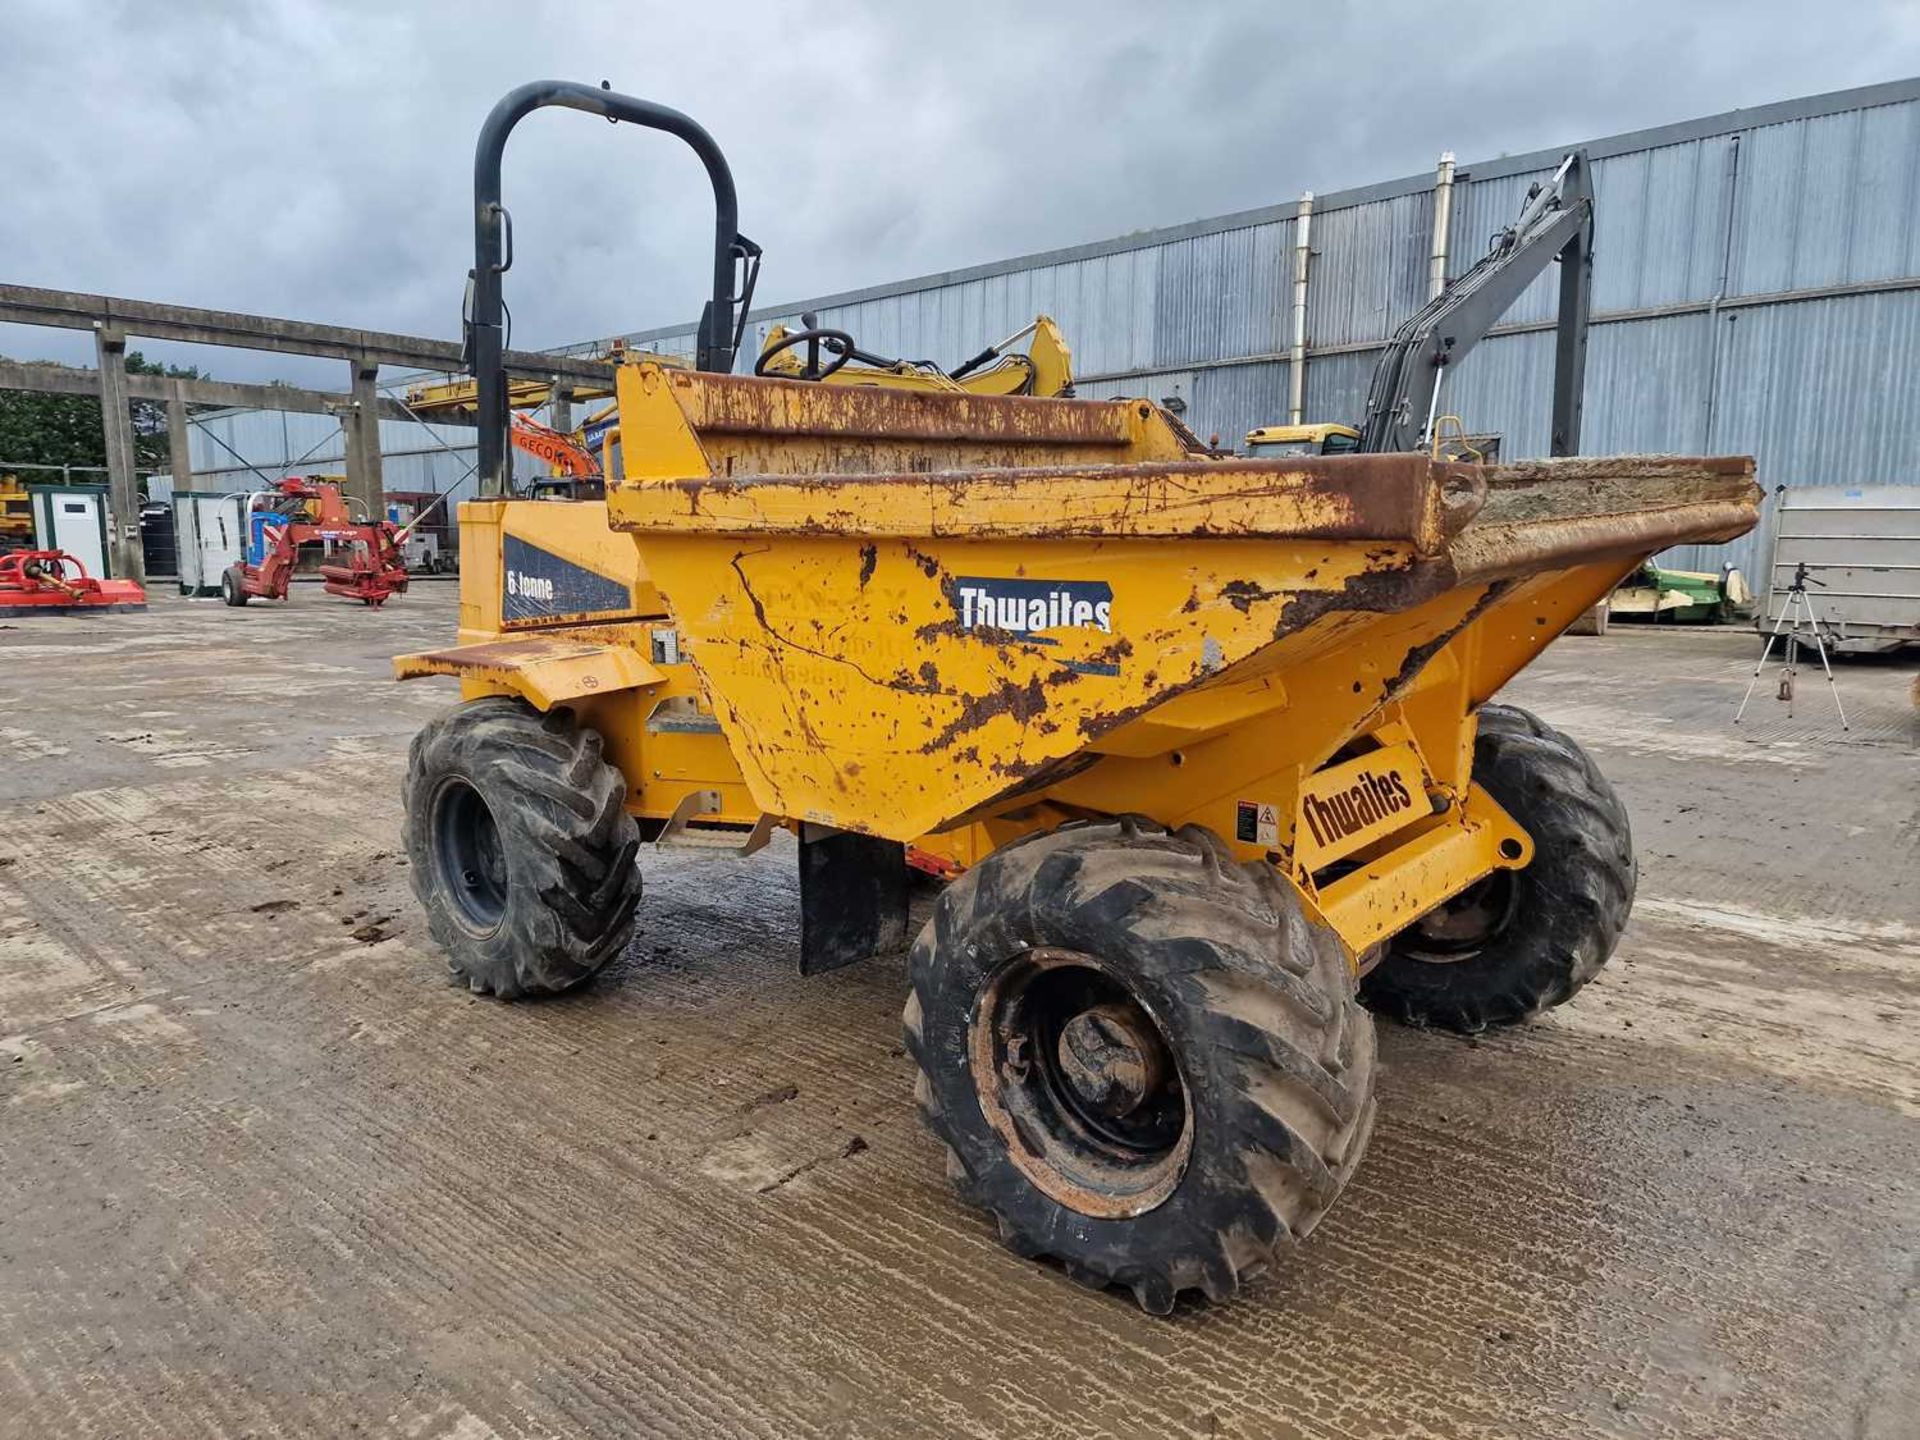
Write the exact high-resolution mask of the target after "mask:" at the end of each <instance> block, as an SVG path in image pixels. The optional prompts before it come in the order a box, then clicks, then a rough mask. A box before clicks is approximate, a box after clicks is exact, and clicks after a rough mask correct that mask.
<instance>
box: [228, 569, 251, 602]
mask: <svg viewBox="0 0 1920 1440" xmlns="http://www.w3.org/2000/svg"><path fill="white" fill-rule="evenodd" d="M252 598H253V597H252V596H250V595H248V594H247V586H246V578H245V572H244V571H243V570H241V568H240V567H239V566H238V565H229V566H228V567H227V568H226V569H225V570H223V571H222V572H221V573H220V600H221V603H222V604H226V605H233V606H240V605H244V604H246V603H247V601H248V600H250V599H252Z"/></svg>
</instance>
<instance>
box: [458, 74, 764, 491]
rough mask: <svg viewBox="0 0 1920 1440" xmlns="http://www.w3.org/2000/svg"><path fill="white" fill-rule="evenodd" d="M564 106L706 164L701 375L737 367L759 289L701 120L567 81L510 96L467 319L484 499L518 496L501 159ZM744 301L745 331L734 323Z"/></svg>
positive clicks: (492, 155) (488, 166)
mask: <svg viewBox="0 0 1920 1440" xmlns="http://www.w3.org/2000/svg"><path fill="white" fill-rule="evenodd" d="M547 105H562V106H565V107H566V108H568V109H570V110H584V111H586V112H587V113H588V114H589V115H599V116H603V117H604V118H606V119H607V120H609V121H613V122H616V123H617V122H619V121H622V120H624V121H626V122H627V123H628V124H629V125H640V126H643V127H645V128H646V129H649V130H664V131H666V132H667V133H668V134H669V135H677V136H679V137H680V138H681V139H682V140H684V141H686V142H687V144H688V145H689V146H690V147H692V149H693V153H694V154H696V155H698V156H699V157H700V163H701V164H703V165H705V166H706V167H707V178H708V180H710V181H711V182H712V184H713V210H714V222H713V228H714V235H713V296H712V298H711V299H710V300H709V301H708V302H707V304H706V308H705V309H704V310H703V311H702V313H701V316H700V336H699V345H698V352H697V354H696V357H695V362H694V363H695V364H696V365H697V366H698V368H699V369H702V370H709V371H715V372H718V373H720V374H725V373H727V372H729V371H731V370H732V369H733V358H734V353H735V348H736V347H737V346H738V344H739V341H740V333H741V329H743V328H744V322H745V319H746V316H745V314H744V310H745V306H746V303H747V301H748V300H749V299H750V298H751V295H752V291H753V275H754V271H755V268H756V267H755V264H754V262H755V261H757V259H758V256H759V254H760V247H759V246H757V245H755V244H754V243H753V242H752V241H751V240H748V239H747V238H746V237H745V236H744V235H742V234H741V233H740V228H739V222H740V216H739V202H738V200H737V198H736V197H735V195H734V189H733V172H732V171H731V170H730V169H728V168H727V161H726V157H725V156H724V155H722V154H721V153H720V147H719V146H718V145H717V144H715V143H714V140H713V137H712V136H711V135H709V134H707V132H706V131H705V130H704V129H702V128H701V126H700V125H699V124H698V122H696V121H694V120H693V119H691V118H690V117H688V116H686V115H683V114H681V113H680V112H679V111H678V110H672V109H669V108H668V107H666V106H665V105H656V104H654V103H653V102H652V101H650V100H637V99H635V98H634V97H633V96H631V95H621V94H617V93H616V92H614V91H612V90H609V89H607V88H606V87H605V86H594V85H580V84H576V83H574V82H572V81H568V80H535V81H532V82H530V83H528V84H526V85H522V86H521V87H520V88H519V89H517V90H512V91H509V92H508V93H507V94H506V95H504V96H503V97H501V100H500V103H499V104H497V105H495V106H494V107H493V109H492V111H491V112H490V113H489V114H488V115H487V120H486V123H485V124H484V125H482V126H481V127H480V140H479V143H478V145H476V146H475V148H474V155H473V275H472V276H471V284H472V294H471V299H470V301H469V306H468V313H467V316H466V355H467V369H468V372H469V373H470V374H471V375H472V376H473V378H474V381H475V384H476V387H477V390H478V392H479V393H478V394H477V396H476V397H475V399H476V404H477V408H478V416H477V418H478V421H479V436H478V439H479V472H480V493H481V494H482V495H488V496H500V495H507V494H510V493H511V492H512V488H513V487H512V485H511V483H510V482H511V478H512V472H511V468H510V466H509V463H508V459H507V455H508V440H507V425H508V418H509V410H508V404H507V375H506V369H505V367H504V365H503V364H502V355H503V353H504V351H505V349H506V334H505V324H504V319H505V309H506V307H505V302H504V300H503V299H502V296H501V287H500V277H501V276H502V275H504V274H505V273H506V271H507V270H508V269H509V268H510V267H511V266H512V264H513V218H512V216H510V215H509V214H508V213H507V208H506V206H505V205H503V204H501V202H500V160H501V156H502V155H503V154H504V153H505V151H506V148H507V136H508V135H510V134H512V133H513V127H514V126H515V125H518V124H519V123H520V121H521V120H522V119H524V118H525V117H526V116H528V115H530V114H532V113H533V112H534V111H535V110H538V109H540V108H542V107H543V106H547ZM736 261H746V262H748V270H747V280H746V283H745V285H744V286H743V287H742V289H743V291H744V293H743V294H742V295H740V296H737V297H736V296H735V294H734V286H733V282H734V266H735V262H736ZM736 303H737V304H739V306H740V308H741V310H742V312H743V313H742V314H741V317H740V318H741V322H742V326H741V329H736V327H735V325H734V308H735V305H736Z"/></svg>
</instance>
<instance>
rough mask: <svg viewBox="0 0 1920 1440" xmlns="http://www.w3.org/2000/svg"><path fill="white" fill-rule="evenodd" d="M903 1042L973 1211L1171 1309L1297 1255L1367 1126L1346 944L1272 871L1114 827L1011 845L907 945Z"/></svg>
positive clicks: (1369, 1068)
mask: <svg viewBox="0 0 1920 1440" xmlns="http://www.w3.org/2000/svg"><path fill="white" fill-rule="evenodd" d="M911 977H912V984H913V989H912V993H911V995H910V996H909V998H908V1000H907V1008H906V1015H905V1017H904V1018H905V1027H906V1042H907V1048H908V1050H909V1052H910V1053H911V1054H912V1056H913V1058H914V1061H915V1063H916V1064H917V1065H918V1066H919V1068H920V1075H919V1079H918V1082H917V1084H916V1087H915V1095H916V1098H917V1099H918V1101H919V1104H920V1110H921V1115H922V1118H923V1119H924V1120H925V1121H926V1124H927V1126H928V1128H929V1129H931V1130H932V1131H933V1133H934V1134H935V1135H936V1136H937V1137H939V1139H940V1140H941V1141H942V1142H944V1143H945V1145H946V1147H947V1174H948V1176H949V1178H950V1179H951V1180H952V1181H953V1182H954V1184H955V1187H956V1188H957V1189H958V1190H959V1192H960V1194H961V1196H962V1198H964V1199H966V1200H968V1201H969V1202H971V1203H973V1204H975V1205H979V1206H981V1207H983V1208H984V1209H986V1210H988V1211H990V1212H991V1213H992V1214H993V1215H994V1217H995V1218H996V1220H997V1221H998V1223H999V1228H1000V1236H1001V1239H1002V1240H1003V1241H1004V1242H1005V1243H1006V1244H1007V1246H1008V1247H1009V1248H1011V1249H1012V1250H1014V1251H1015V1252H1016V1253H1018V1254H1021V1255H1024V1256H1029V1257H1050V1258H1052V1259H1055V1260H1058V1261H1059V1262H1060V1263H1061V1264H1062V1265H1063V1266H1064V1267H1065V1269H1066V1271H1067V1273H1068V1274H1069V1275H1070V1276H1072V1277H1073V1278H1074V1279H1075V1280H1077V1281H1079V1282H1080V1283H1082V1284H1084V1285H1088V1286H1092V1287H1096V1288H1104V1287H1106V1286H1109V1285H1118V1286H1121V1287H1124V1288H1125V1289H1127V1290H1130V1291H1131V1292H1132V1294H1133V1297H1134V1299H1135V1300H1137V1301H1138V1303H1139V1304H1140V1306H1141V1307H1142V1308H1143V1309H1146V1310H1148V1311H1151V1312H1153V1313H1155V1314H1164V1313H1166V1312H1167V1311H1168V1310H1170V1309H1171V1308H1172V1306H1173V1303H1174V1300H1175V1298H1176V1297H1177V1296H1178V1295H1179V1294H1180V1292H1182V1291H1186V1290H1199V1291H1202V1292H1204V1293H1205V1294H1206V1295H1207V1296H1208V1298H1210V1299H1213V1300H1224V1299H1226V1298H1228V1297H1229V1296H1231V1295H1233V1294H1234V1293H1235V1291H1236V1290H1238V1289H1239V1287H1240V1284H1241V1283H1242V1281H1243V1280H1245V1279H1247V1278H1249V1277H1250V1276H1251V1275H1253V1274H1254V1273H1257V1272H1258V1271H1259V1270H1260V1269H1261V1268H1263V1267H1264V1266H1265V1265H1266V1264H1267V1263H1268V1262H1269V1260H1270V1259H1271V1258H1272V1256H1273V1254H1274V1252H1275V1251H1276V1249H1277V1248H1278V1247H1279V1246H1280V1245H1281V1244H1282V1243H1284V1242H1285V1241H1287V1240H1288V1239H1289V1238H1298V1237H1301V1236H1304V1235H1306V1233H1307V1232H1308V1231H1309V1230H1311V1229H1312V1228H1313V1226H1314V1224H1315V1223H1316V1222H1317V1221H1318V1220H1319V1219H1320V1217H1321V1215H1322V1214H1324V1213H1325V1211H1326V1209H1327V1207H1328V1206H1329V1205H1331V1204H1332V1203H1333V1200H1334V1198H1335V1197H1336V1196H1337V1195H1338V1194H1339V1193H1340V1191H1341V1189H1342V1187H1344V1186H1345V1184H1346V1182H1347V1178H1348V1176H1350V1175H1351V1174H1352V1173H1353V1169H1354V1167H1355V1166H1356V1165H1357V1164H1358V1162H1359V1159H1360V1156H1361V1153H1362V1151H1364V1150H1365V1148H1366V1143H1367V1136H1368V1132H1369V1130H1370V1129H1371V1127H1372V1123H1373V1077H1374V1046H1373V1021H1372V1017H1371V1016H1369V1015H1368V1014H1367V1012H1366V1011H1365V1010H1363V1009H1362V1008H1361V1007H1360V1005H1359V1004H1358V1003H1357V1001H1356V1000H1355V997H1354V986H1353V980H1352V977H1351V972H1350V970H1349V967H1348V963H1347V957H1346V952H1345V949H1344V947H1343V946H1342V945H1341V943H1340V941H1339V940H1338V939H1337V938H1336V937H1335V935H1334V934H1333V932H1332V931H1331V930H1329V929H1327V928H1325V927H1324V926H1320V925H1316V924H1314V923H1311V922H1309V921H1308V920H1307V918H1306V917H1305V915H1304V914H1303V913H1302V911H1301V909H1300V906H1299V904H1298V902H1297V899H1296V897H1295V894H1294V891H1293V889H1292V887H1291V886H1290V885H1289V884H1288V883H1287V882H1286V881H1285V880H1284V879H1283V878H1282V877H1281V876H1280V875H1278V874H1277V873H1275V872H1274V871H1273V869H1272V868H1271V867H1269V866H1267V865H1264V864H1261V865H1253V866H1248V867H1245V868H1243V867H1241V866H1238V865H1236V864H1235V863H1234V862H1233V860H1232V858H1231V856H1230V855H1229V854H1228V852H1227V850H1226V848H1225V846H1223V845H1222V844H1221V843H1220V841H1219V840H1218V839H1216V838H1215V837H1214V836H1213V835H1211V834H1210V833H1208V832H1206V831H1204V830H1201V829H1198V828H1195V827H1188V828H1186V829H1183V830H1181V831H1179V832H1177V833H1169V832H1167V831H1166V830H1163V829H1161V828H1160V827H1159V826H1157V825H1154V824H1153V823H1151V822H1149V821H1146V820H1142V819H1137V818H1132V817H1129V818H1124V819H1119V820H1107V821H1097V822H1085V823H1076V824H1073V825H1068V826H1064V827H1062V828H1061V829H1059V830H1055V831H1051V832H1048V833H1046V834H1043V835H1038V836H1034V837H1032V838H1030V839H1026V840H1023V841H1020V842H1018V843H1016V844H1013V845H1010V846H1008V847H1006V848H1004V849H1002V850H999V851H996V852H995V853H994V854H993V855H991V856H989V857H988V858H987V859H986V860H984V861H982V862H981V863H980V864H979V865H976V866H974V867H973V868H972V869H971V870H969V871H968V872H967V873H966V874H964V875H962V876H961V877H960V878H959V879H958V880H956V881H954V882H953V884H952V885H950V886H949V887H948V888H947V890H946V892H945V893H944V894H943V895H942V896H941V897H940V900H939V902H938V904H937V905H936V907H935V909H934V913H933V916H932V918H931V919H930V920H929V921H928V922H927V925H926V927H925V928H924V929H923V930H922V931H921V934H920V937H919V939H918V941H917V942H916V943H915V945H914V947H913V954H912V960H911Z"/></svg>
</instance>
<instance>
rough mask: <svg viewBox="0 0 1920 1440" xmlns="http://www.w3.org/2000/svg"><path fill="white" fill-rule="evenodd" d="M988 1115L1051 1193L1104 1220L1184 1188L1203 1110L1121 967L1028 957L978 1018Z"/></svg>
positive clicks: (982, 1005)
mask: <svg viewBox="0 0 1920 1440" xmlns="http://www.w3.org/2000/svg"><path fill="white" fill-rule="evenodd" d="M968 1060H969V1064H970V1065H971V1067H972V1072H973V1079H974V1087H975V1090H976V1092H977V1093H978V1095H979V1097H980V1108H981V1112H982V1114H983V1115H984V1116H985V1117H986V1119H987V1122H988V1124H990V1125H991V1126H992V1127H993V1129H994V1131H995V1132H996V1133H997V1134H998V1135H999V1136H1000V1138H1001V1140H1002V1141H1003V1142H1004V1143H1005V1147H1006V1151H1007V1155H1008V1157H1009V1158H1010V1159H1011V1160H1012V1161H1013V1163H1014V1165H1015V1166H1016V1167H1017V1168H1018V1169H1019V1170H1020V1171H1021V1173H1022V1174H1024V1175H1025V1176H1026V1177H1027V1179H1028V1180H1030V1181H1032V1183H1033V1184H1034V1185H1035V1186H1036V1187H1037V1188H1038V1189H1039V1190H1040V1191H1041V1192H1042V1193H1044V1194H1046V1195H1047V1196H1048V1197H1050V1198H1051V1199H1053V1200H1056V1201H1058V1202H1059V1203H1060V1204H1062V1205H1065V1206H1067V1207H1068V1208H1069V1209H1072V1210H1075V1211H1078V1212H1079V1213H1081V1214H1083V1215H1088V1216H1092V1217H1095V1218H1098V1219H1124V1218H1127V1217H1130V1216H1135V1215H1142V1214H1145V1213H1146V1212H1147V1211H1149V1210H1152V1209H1153V1208H1154V1207H1155V1206H1157V1205H1159V1204H1161V1203H1162V1202H1164V1201H1165V1200H1166V1199H1167V1197H1168V1196H1170V1195H1171V1194H1173V1192H1174V1190H1175V1189H1176V1188H1178V1186H1179V1184H1180V1180H1181V1177H1182V1176H1183V1175H1184V1174H1185V1173H1186V1167H1187V1161H1188V1159H1189V1158H1190V1157H1191V1155H1192V1153H1193V1129H1194V1122H1193V1103H1192V1099H1191V1096H1190V1094H1189V1092H1188V1089H1187V1086H1186V1083H1185V1078H1184V1076H1183V1075H1182V1073H1181V1069H1180V1064H1179V1057H1178V1055H1177V1053H1176V1052H1175V1051H1174V1049H1173V1046H1172V1045H1171V1043H1170V1042H1169V1040H1168V1036H1167V1030H1166V1027H1165V1026H1164V1025H1163V1024H1161V1022H1160V1020H1159V1019H1158V1017H1156V1016H1155V1015H1154V1014H1153V1011H1152V1009H1151V1008H1150V1007H1149V1006H1148V1005H1147V1004H1146V1003H1145V1001H1144V1000H1143V999H1142V998H1141V996H1140V995H1139V993H1138V991H1137V990H1135V989H1134V987H1132V986H1131V985H1129V984H1128V983H1127V981H1126V980H1125V978H1124V977H1123V976H1121V975H1120V974H1118V973H1117V972H1116V971H1114V970H1113V969H1112V968H1111V967H1109V966H1107V965H1105V964H1103V963H1102V962H1101V961H1100V960H1098V959H1097V958H1095V957H1093V956H1090V955H1083V954H1079V953H1077V952H1074V951H1066V950H1049V949H1036V950H1027V951H1022V952H1021V953H1019V954H1018V955H1015V956H1013V957H1012V958H1011V959H1009V960H1007V961H1006V962H1005V963H1003V964H1002V965H1001V966H1000V967H999V969H998V970H996V971H995V973H994V974H993V976H992V977H991V978H990V979H989V981H988V982H987V984H986V986H985V987H984V988H983V989H982V990H981V992H980V995H979V998H978V1000H977V1001H976V1003H975V1005H974V1009H973V1013H972V1015H971V1016H969V1018H968Z"/></svg>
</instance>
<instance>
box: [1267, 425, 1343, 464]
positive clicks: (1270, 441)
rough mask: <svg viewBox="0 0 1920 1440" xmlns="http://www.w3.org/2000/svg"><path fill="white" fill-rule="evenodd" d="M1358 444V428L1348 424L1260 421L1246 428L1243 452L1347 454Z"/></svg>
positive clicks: (1270, 455)
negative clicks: (1266, 422)
mask: <svg viewBox="0 0 1920 1440" xmlns="http://www.w3.org/2000/svg"><path fill="white" fill-rule="evenodd" d="M1359 448H1360V432H1359V431H1358V430H1356V429H1354V428H1353V427H1352V426H1351V425H1262V426H1261V427H1260V428H1259V429H1258V430H1249V431H1248V432H1247V448H1246V452H1245V453H1246V454H1248V455H1251V456H1254V457H1255V458H1258V459H1270V458H1271V457H1273V456H1275V455H1349V454H1352V453H1353V452H1354V451H1355V450H1358V449H1359Z"/></svg>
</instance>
